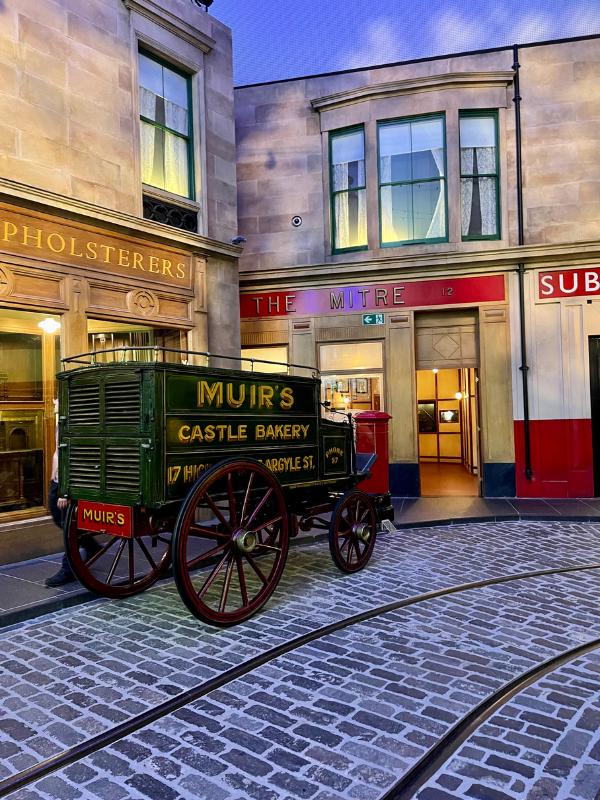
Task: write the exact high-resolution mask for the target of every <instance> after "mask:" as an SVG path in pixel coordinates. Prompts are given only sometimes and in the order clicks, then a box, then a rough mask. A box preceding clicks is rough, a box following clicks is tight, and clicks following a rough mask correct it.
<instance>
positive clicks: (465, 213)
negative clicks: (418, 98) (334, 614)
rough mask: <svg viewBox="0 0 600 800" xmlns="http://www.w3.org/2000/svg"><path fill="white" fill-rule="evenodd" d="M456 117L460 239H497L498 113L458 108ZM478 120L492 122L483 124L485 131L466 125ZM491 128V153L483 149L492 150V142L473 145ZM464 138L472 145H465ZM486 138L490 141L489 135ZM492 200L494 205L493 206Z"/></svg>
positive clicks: (498, 219) (498, 227) (499, 234)
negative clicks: (457, 121)
mask: <svg viewBox="0 0 600 800" xmlns="http://www.w3.org/2000/svg"><path fill="white" fill-rule="evenodd" d="M458 120H459V125H458V127H459V158H460V213H461V236H462V241H464V242H465V241H481V240H488V239H500V236H501V231H500V154H499V148H498V140H499V136H498V112H497V111H496V110H477V111H475V110H473V111H461V112H460V113H459V117H458ZM477 120H484V121H489V122H490V123H491V125H487V126H486V127H487V131H486V130H485V129H484V130H481V131H477V129H476V127H475V126H474V125H473V124H471V125H469V123H473V122H476V121H477ZM463 123H464V124H463ZM490 131H491V132H492V134H493V150H494V152H493V154H491V153H486V152H485V151H486V150H489V149H491V147H492V146H491V145H489V144H487V145H482V146H478V145H477V144H476V142H477V141H486V139H485V137H486V135H487V136H488V137H489V133H490ZM482 137H483V138H482ZM466 141H469V143H470V145H471V146H465V142H466ZM487 141H490V140H489V138H488V139H487ZM480 166H481V169H480ZM492 202H493V204H494V206H495V207H494V208H493V209H492V208H491V205H492ZM486 206H487V207H486ZM484 230H485V231H487V232H484Z"/></svg>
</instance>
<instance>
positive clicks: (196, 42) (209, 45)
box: [123, 0, 216, 53]
mask: <svg viewBox="0 0 600 800" xmlns="http://www.w3.org/2000/svg"><path fill="white" fill-rule="evenodd" d="M123 3H124V4H125V6H126V7H127V8H128V9H129V10H130V11H135V12H137V13H138V14H141V15H142V16H143V17H146V18H147V19H149V20H151V21H152V22H154V23H155V24H156V25H160V26H161V27H162V28H165V29H166V30H168V31H169V32H170V33H174V34H175V35H176V36H179V38H180V39H184V40H185V41H186V42H188V43H189V44H191V45H193V46H194V47H197V48H198V49H199V50H202V52H203V53H210V51H211V50H212V49H213V47H214V46H215V44H216V43H215V40H214V39H213V38H212V37H211V36H208V35H207V34H205V33H203V32H202V31H199V30H198V29H197V28H194V27H193V26H192V25H188V23H187V22H185V21H184V20H182V19H181V18H180V17H177V16H175V14H171V13H170V12H169V11H167V10H166V9H164V8H163V7H162V6H161V5H160V4H159V3H155V2H153V0H123Z"/></svg>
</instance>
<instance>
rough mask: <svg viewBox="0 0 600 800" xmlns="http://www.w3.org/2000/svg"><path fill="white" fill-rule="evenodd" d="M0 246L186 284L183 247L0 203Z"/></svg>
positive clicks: (188, 267)
mask: <svg viewBox="0 0 600 800" xmlns="http://www.w3.org/2000/svg"><path fill="white" fill-rule="evenodd" d="M0 252H4V253H10V254H11V255H21V256H27V257H28V258H35V259H39V260H42V261H46V262H48V261H49V262H52V263H59V264H70V265H74V266H77V267H82V268H84V269H96V270H101V271H102V272H111V273H114V274H118V275H125V276H127V277H129V278H136V277H137V278H138V279H140V280H143V281H147V280H151V281H157V282H158V283H161V284H169V285H171V286H179V287H182V288H190V287H191V285H192V259H191V255H190V254H189V253H186V252H183V251H181V250H175V249H172V248H169V247H164V246H162V245H159V244H155V243H154V242H152V243H148V242H144V241H142V240H139V239H135V238H133V237H131V238H130V237H125V236H121V235H119V234H115V233H107V232H105V231H101V230H98V229H96V228H92V227H91V226H88V225H83V224H80V223H78V222H71V221H69V222H64V221H63V220H58V219H57V218H53V217H50V216H48V215H46V214H39V213H38V212H33V211H23V210H20V209H19V210H17V209H14V208H12V207H10V206H7V205H4V204H2V203H0Z"/></svg>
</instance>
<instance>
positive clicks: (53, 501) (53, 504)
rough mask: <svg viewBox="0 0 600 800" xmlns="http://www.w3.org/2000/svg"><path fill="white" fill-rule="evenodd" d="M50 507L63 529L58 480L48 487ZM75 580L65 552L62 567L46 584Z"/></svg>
mask: <svg viewBox="0 0 600 800" xmlns="http://www.w3.org/2000/svg"><path fill="white" fill-rule="evenodd" d="M48 508H49V510H50V514H51V515H52V519H53V520H54V524H55V525H56V527H57V528H60V529H61V530H62V529H63V517H64V513H63V510H62V509H60V508H59V507H58V483H56V481H50V486H49V487H48ZM74 580H75V575H73V570H72V569H71V567H70V566H69V562H68V560H67V554H66V553H63V557H62V564H61V567H60V569H59V570H58V572H56V573H55V574H54V575H51V576H50V577H49V578H46V580H45V584H46V586H48V587H49V588H51V589H53V588H55V587H57V586H64V585H65V584H66V583H73V581H74Z"/></svg>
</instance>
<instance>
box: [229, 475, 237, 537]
mask: <svg viewBox="0 0 600 800" xmlns="http://www.w3.org/2000/svg"><path fill="white" fill-rule="evenodd" d="M227 497H228V498H229V521H230V523H231V525H232V526H233V527H235V526H236V525H237V503H236V500H235V493H234V491H233V472H230V473H229V475H228V476H227Z"/></svg>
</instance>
